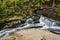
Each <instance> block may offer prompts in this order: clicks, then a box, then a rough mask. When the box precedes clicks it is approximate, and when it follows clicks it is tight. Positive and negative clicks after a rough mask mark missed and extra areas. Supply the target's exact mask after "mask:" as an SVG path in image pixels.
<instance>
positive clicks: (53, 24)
mask: <svg viewBox="0 0 60 40" xmlns="http://www.w3.org/2000/svg"><path fill="white" fill-rule="evenodd" d="M38 21H39V23H35V22H34V21H33V19H32V18H29V19H27V20H26V22H25V23H24V24H21V25H20V26H19V27H17V28H13V29H4V30H1V31H0V38H1V37H7V36H9V35H10V34H12V33H14V32H16V31H19V30H22V29H25V28H30V27H39V28H40V29H46V30H49V31H52V32H55V33H57V34H60V22H59V21H55V20H52V19H50V18H47V17H44V16H42V15H41V16H40V18H39V20H38Z"/></svg>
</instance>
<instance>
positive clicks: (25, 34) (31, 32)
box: [0, 28, 60, 40]
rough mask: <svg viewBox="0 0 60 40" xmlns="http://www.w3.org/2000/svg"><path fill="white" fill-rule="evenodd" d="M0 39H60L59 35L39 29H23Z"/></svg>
mask: <svg viewBox="0 0 60 40" xmlns="http://www.w3.org/2000/svg"><path fill="white" fill-rule="evenodd" d="M0 40H60V35H57V34H54V33H51V32H49V31H47V30H41V29H38V28H37V29H34V28H33V29H24V30H21V31H18V32H16V33H14V34H13V35H11V36H8V37H4V38H1V39H0Z"/></svg>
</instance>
